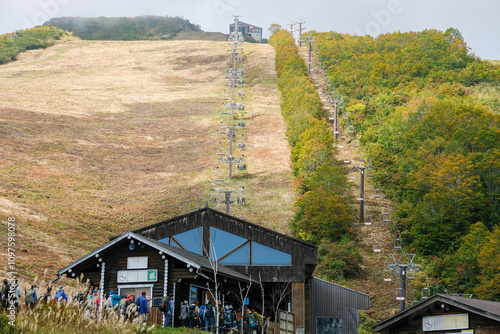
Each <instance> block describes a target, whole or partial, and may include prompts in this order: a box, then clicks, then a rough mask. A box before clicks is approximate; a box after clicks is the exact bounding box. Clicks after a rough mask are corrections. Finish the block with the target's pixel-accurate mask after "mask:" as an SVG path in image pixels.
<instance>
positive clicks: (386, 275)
mask: <svg viewBox="0 0 500 334" xmlns="http://www.w3.org/2000/svg"><path fill="white" fill-rule="evenodd" d="M391 274H392V270H391V269H390V268H388V267H386V266H384V273H383V275H384V282H391V281H392V275H391Z"/></svg>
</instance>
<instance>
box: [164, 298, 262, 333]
mask: <svg viewBox="0 0 500 334" xmlns="http://www.w3.org/2000/svg"><path fill="white" fill-rule="evenodd" d="M180 319H181V324H182V326H184V327H188V328H198V329H202V330H205V331H208V332H215V330H216V326H218V327H219V333H230V332H240V330H241V327H242V326H243V331H244V332H245V333H252V334H257V333H260V332H261V329H262V326H263V325H264V326H265V325H266V324H263V321H262V316H260V315H259V314H258V313H257V312H255V311H254V310H252V309H246V311H245V312H242V310H241V309H237V310H235V309H233V307H232V306H231V305H226V306H223V305H222V303H221V301H220V300H219V301H218V305H217V307H215V306H214V305H212V302H211V301H207V302H206V304H204V305H202V306H199V302H198V301H197V300H192V301H191V304H188V301H187V300H185V301H184V302H183V303H182V306H181V309H180ZM167 325H168V323H167Z"/></svg>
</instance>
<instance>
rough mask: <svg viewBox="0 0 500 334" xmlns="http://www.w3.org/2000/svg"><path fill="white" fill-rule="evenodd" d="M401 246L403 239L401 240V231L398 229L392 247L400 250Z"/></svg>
mask: <svg viewBox="0 0 500 334" xmlns="http://www.w3.org/2000/svg"><path fill="white" fill-rule="evenodd" d="M402 248H403V240H401V232H399V231H398V237H397V238H396V239H394V249H395V250H401V249H402Z"/></svg>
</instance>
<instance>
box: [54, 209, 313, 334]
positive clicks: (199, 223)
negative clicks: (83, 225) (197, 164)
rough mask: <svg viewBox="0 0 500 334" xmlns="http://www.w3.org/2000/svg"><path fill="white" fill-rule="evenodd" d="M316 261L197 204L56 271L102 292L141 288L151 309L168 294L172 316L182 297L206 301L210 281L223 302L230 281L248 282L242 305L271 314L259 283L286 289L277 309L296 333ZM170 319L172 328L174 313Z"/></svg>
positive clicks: (279, 237) (296, 245)
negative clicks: (286, 313) (291, 318)
mask: <svg viewBox="0 0 500 334" xmlns="http://www.w3.org/2000/svg"><path fill="white" fill-rule="evenodd" d="M214 263H217V270H214ZM316 264H317V247H316V246H314V245H311V244H308V243H305V242H302V241H300V240H297V239H294V238H291V237H288V236H286V235H283V234H280V233H277V232H275V231H272V230H269V229H266V228H263V227H261V226H258V225H255V224H252V223H249V222H246V221H244V220H241V219H238V218H235V217H231V216H229V215H226V214H224V213H221V212H218V211H215V210H213V209H210V208H203V209H200V210H197V211H194V212H191V213H188V214H186V215H182V216H179V217H175V218H172V219H169V220H166V221H163V222H160V223H157V224H154V225H150V226H147V227H144V228H141V229H138V230H135V231H130V232H127V233H125V234H123V235H120V236H118V237H115V238H112V239H111V240H110V242H109V243H107V244H106V245H104V246H102V247H100V248H99V249H97V250H95V251H94V252H91V253H90V254H88V255H86V256H85V257H83V258H81V259H79V260H77V261H75V262H74V263H72V264H70V265H68V266H67V267H65V268H63V269H61V270H60V271H59V272H58V274H59V276H62V275H67V276H68V277H80V275H81V274H83V276H84V280H85V279H89V281H90V282H91V284H92V285H94V286H96V287H98V288H99V289H100V294H101V296H102V297H105V294H107V293H109V291H110V290H114V291H115V292H117V293H118V294H120V296H122V297H124V296H126V295H129V294H130V295H132V296H134V297H138V296H139V295H140V294H141V293H142V291H146V295H147V297H148V298H150V299H151V302H150V306H151V307H153V310H154V312H155V313H157V311H156V309H155V307H156V306H157V305H159V303H160V300H161V298H162V297H163V296H166V295H167V294H169V293H172V294H174V300H175V310H174V314H179V312H180V306H181V305H182V302H183V301H184V300H188V301H189V302H191V301H192V300H197V301H198V302H199V303H200V305H201V304H203V303H205V301H207V300H212V302H213V297H212V295H211V293H213V292H214V290H215V289H214V288H215V286H214V284H215V281H217V282H218V283H220V284H219V285H218V293H219V296H218V298H219V299H220V300H222V301H223V302H224V304H231V305H238V304H237V303H238V301H237V300H236V299H234V297H232V296H235V293H234V292H237V289H238V287H239V286H246V285H248V284H249V282H252V289H251V290H250V293H249V295H248V299H249V303H248V307H249V308H253V309H255V310H256V311H257V312H259V313H262V312H264V314H267V315H272V313H273V311H274V310H275V308H276V304H275V303H271V302H270V300H272V298H270V297H269V296H266V297H265V298H264V299H265V300H264V301H263V300H262V297H261V289H260V283H262V285H263V286H264V290H265V291H266V292H270V291H272V290H274V291H276V289H280V288H284V287H286V288H288V289H290V291H291V292H290V293H289V295H288V297H286V298H285V299H284V300H283V302H282V304H281V307H282V308H288V305H290V308H291V311H292V312H293V313H294V314H295V325H296V328H297V330H298V332H305V328H306V322H307V321H308V320H306V319H307V318H308V317H310V308H309V305H310V298H309V294H308V289H306V284H307V282H309V280H310V279H311V277H312V274H313V271H314V269H315V267H316ZM258 282H259V283H258ZM209 290H210V291H209ZM232 292H233V293H232ZM231 293H232V294H231ZM263 304H264V310H263V309H262V305H263ZM156 318H158V317H156ZM173 319H175V321H176V322H175V323H174V325H175V326H180V323H177V322H178V319H177V317H175V316H174V317H173ZM158 321H159V320H157V322H158Z"/></svg>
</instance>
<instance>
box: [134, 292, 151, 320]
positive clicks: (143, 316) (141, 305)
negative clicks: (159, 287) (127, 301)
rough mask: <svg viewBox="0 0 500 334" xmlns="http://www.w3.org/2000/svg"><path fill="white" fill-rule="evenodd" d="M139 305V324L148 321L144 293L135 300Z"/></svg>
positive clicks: (146, 302)
mask: <svg viewBox="0 0 500 334" xmlns="http://www.w3.org/2000/svg"><path fill="white" fill-rule="evenodd" d="M136 303H137V304H138V305H139V317H140V322H141V323H142V322H144V321H147V320H148V313H149V311H148V299H147V298H146V291H143V292H142V295H141V296H140V297H139V298H137V302H136Z"/></svg>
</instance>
